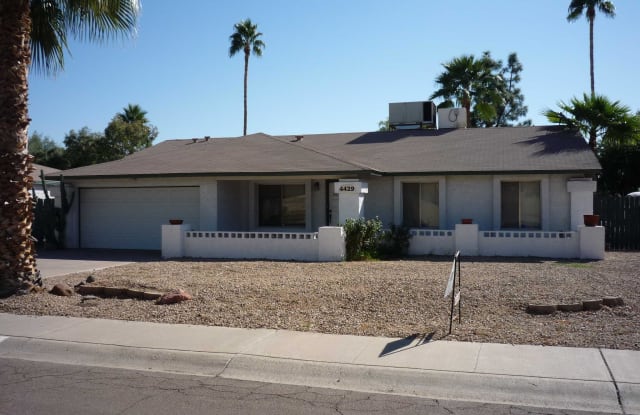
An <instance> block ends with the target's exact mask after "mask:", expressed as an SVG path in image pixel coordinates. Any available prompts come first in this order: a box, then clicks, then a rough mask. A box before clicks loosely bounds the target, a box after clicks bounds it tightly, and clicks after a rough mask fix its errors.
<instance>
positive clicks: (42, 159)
mask: <svg viewBox="0 0 640 415" xmlns="http://www.w3.org/2000/svg"><path fill="white" fill-rule="evenodd" d="M29 154H31V156H33V162H34V163H37V164H42V165H43V166H48V167H53V168H56V169H66V168H67V167H68V165H67V162H66V159H65V155H64V148H63V147H60V146H59V145H57V144H56V142H55V141H53V140H52V139H51V138H49V137H44V136H42V134H40V133H38V132H37V131H34V132H33V133H32V134H31V136H30V137H29Z"/></svg>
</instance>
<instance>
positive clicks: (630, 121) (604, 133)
mask: <svg viewBox="0 0 640 415" xmlns="http://www.w3.org/2000/svg"><path fill="white" fill-rule="evenodd" d="M558 106H559V107H560V111H553V110H550V109H548V110H546V111H545V112H544V115H545V116H546V117H547V119H548V120H549V121H550V122H553V123H558V124H563V125H566V126H567V127H569V128H575V129H577V130H579V131H580V132H581V133H582V134H583V135H584V136H585V137H588V140H589V147H591V149H592V150H593V151H594V152H595V151H596V146H597V142H598V138H600V140H601V141H602V143H604V144H609V143H611V144H614V143H615V144H622V143H632V142H634V141H637V140H638V138H639V137H640V117H639V116H638V115H636V114H633V113H632V112H631V110H630V109H629V107H626V106H624V105H622V104H620V102H619V101H615V102H611V101H610V100H609V99H608V98H607V97H605V96H603V95H587V94H584V96H583V98H582V100H580V99H578V98H575V97H574V98H572V99H571V102H570V103H569V104H566V103H564V102H560V103H558Z"/></svg>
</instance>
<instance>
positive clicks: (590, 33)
mask: <svg viewBox="0 0 640 415" xmlns="http://www.w3.org/2000/svg"><path fill="white" fill-rule="evenodd" d="M589 63H590V74H591V96H592V97H593V96H595V95H596V88H595V81H594V78H595V75H594V70H593V19H589Z"/></svg>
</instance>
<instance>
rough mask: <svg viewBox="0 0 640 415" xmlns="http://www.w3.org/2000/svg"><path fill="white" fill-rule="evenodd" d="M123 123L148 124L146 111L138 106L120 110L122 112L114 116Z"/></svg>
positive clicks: (134, 105) (129, 106)
mask: <svg viewBox="0 0 640 415" xmlns="http://www.w3.org/2000/svg"><path fill="white" fill-rule="evenodd" d="M116 116H117V117H118V118H120V119H121V120H122V121H124V122H128V123H131V122H141V123H143V124H146V123H148V122H149V120H148V119H147V111H145V110H143V109H142V108H141V107H140V105H137V104H129V105H127V106H126V107H124V108H123V109H122V112H119V113H117V114H116Z"/></svg>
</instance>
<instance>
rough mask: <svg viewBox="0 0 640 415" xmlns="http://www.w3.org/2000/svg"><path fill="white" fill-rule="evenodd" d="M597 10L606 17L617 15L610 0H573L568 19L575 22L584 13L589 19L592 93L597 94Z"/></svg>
mask: <svg viewBox="0 0 640 415" xmlns="http://www.w3.org/2000/svg"><path fill="white" fill-rule="evenodd" d="M596 10H598V11H600V13H602V15H604V16H605V17H611V18H613V17H615V15H616V7H615V6H614V4H613V2H612V1H608V0H571V3H570V4H569V14H568V15H567V20H568V21H569V22H575V21H576V20H578V19H579V18H580V17H581V16H582V15H585V17H586V18H587V20H588V21H589V64H590V66H589V69H590V71H589V74H590V75H591V95H595V94H596V89H595V81H594V78H595V77H594V70H593V22H594V21H595V20H596Z"/></svg>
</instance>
